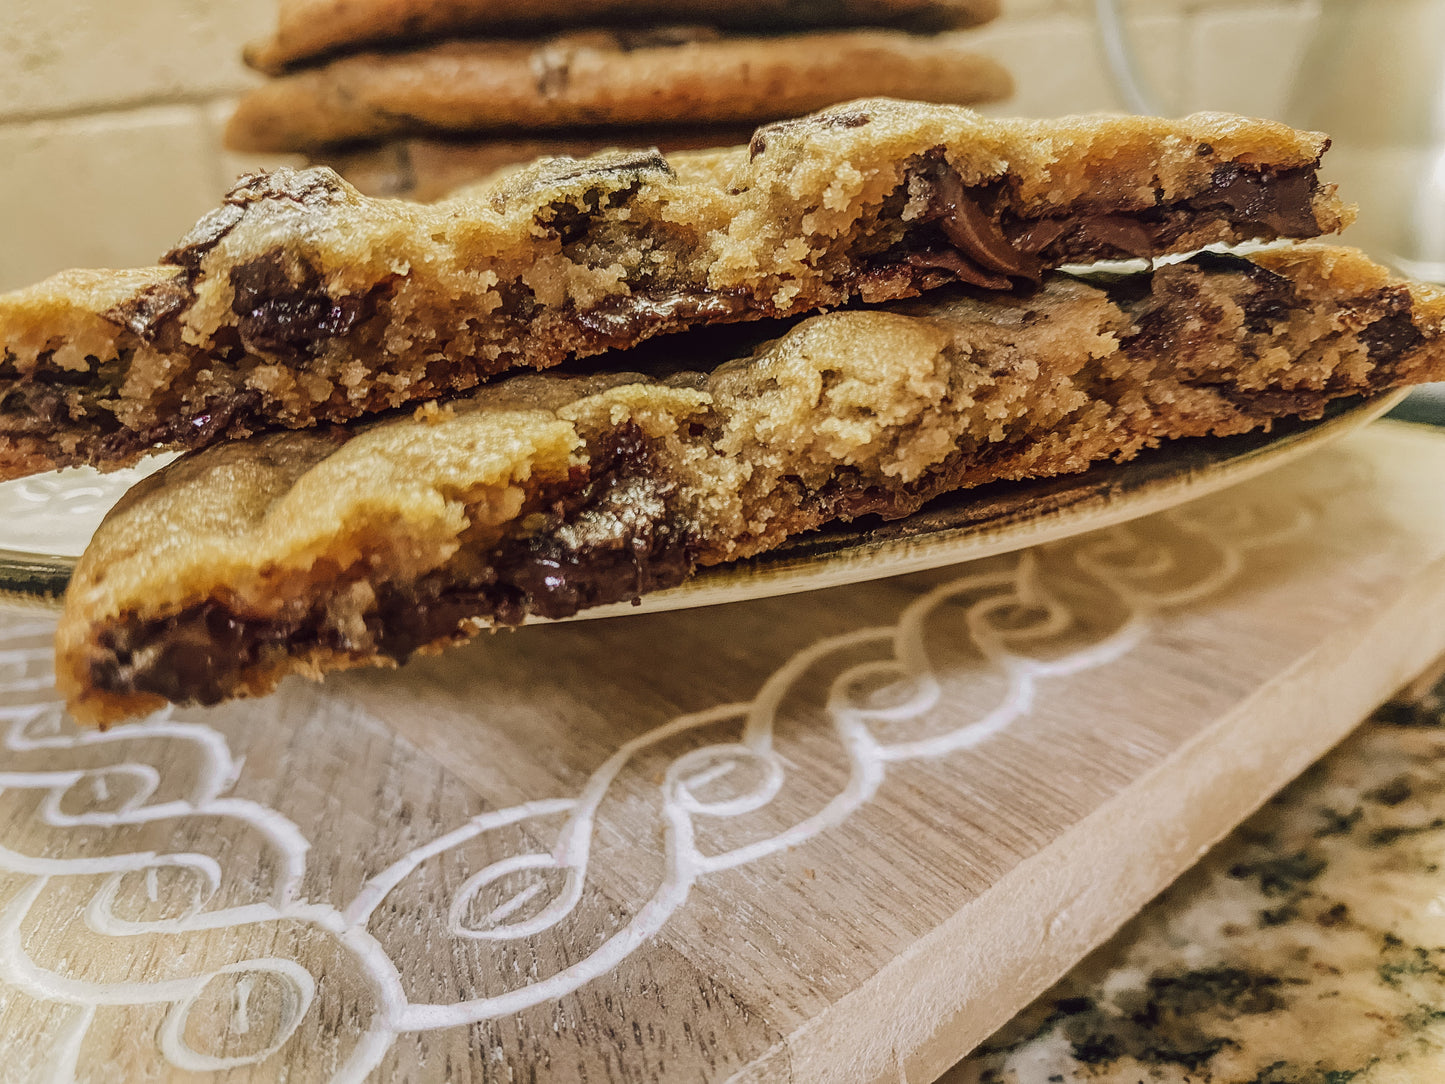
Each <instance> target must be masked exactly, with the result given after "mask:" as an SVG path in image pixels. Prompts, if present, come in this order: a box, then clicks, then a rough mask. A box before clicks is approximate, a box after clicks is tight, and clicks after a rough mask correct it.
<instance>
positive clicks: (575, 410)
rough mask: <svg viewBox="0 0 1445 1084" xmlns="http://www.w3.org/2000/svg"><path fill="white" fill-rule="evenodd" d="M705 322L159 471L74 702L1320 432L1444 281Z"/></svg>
mask: <svg viewBox="0 0 1445 1084" xmlns="http://www.w3.org/2000/svg"><path fill="white" fill-rule="evenodd" d="M696 335H697V333H693V334H692V335H688V336H680V337H675V338H673V339H671V340H667V341H665V342H659V343H657V344H654V348H653V351H652V353H653V354H654V355H656V354H662V355H664V356H665V357H666V358H667V359H670V360H669V363H667V364H662V365H658V364H656V358H654V359H653V362H650V363H649V372H647V373H627V372H613V373H609V374H606V375H597V374H593V375H583V376H575V375H563V374H560V373H547V374H529V375H523V376H517V377H513V378H510V379H506V380H502V381H498V382H495V383H493V384H491V385H489V386H488V387H486V388H484V389H482V390H480V391H479V392H477V393H476V394H475V395H473V396H472V397H471V398H469V399H465V400H461V401H457V402H454V403H451V404H449V405H445V406H441V407H437V406H428V407H426V408H424V409H420V410H417V411H415V412H414V413H413V414H407V415H403V416H393V417H391V418H388V419H386V420H381V421H370V422H365V423H359V424H355V425H353V426H351V427H349V428H343V427H338V426H322V427H318V428H316V429H313V430H309V431H304V432H289V433H278V434H270V435H266V436H262V437H258V438H255V439H252V440H248V441H241V442H235V443H229V444H224V445H221V446H219V447H215V448H211V449H207V450H205V451H202V452H198V453H194V454H191V455H188V456H185V457H182V458H181V459H179V460H177V461H176V462H175V463H173V464H171V465H170V466H168V467H167V468H165V469H163V470H162V471H161V472H160V473H158V474H156V475H154V476H152V477H151V478H149V479H147V480H146V481H144V482H142V483H141V484H140V485H139V486H137V487H136V488H135V489H134V490H133V491H132V492H131V493H130V494H128V495H127V497H126V498H125V500H124V501H123V502H122V503H121V504H120V505H119V506H118V507H117V508H116V509H115V510H114V511H113V512H112V513H111V514H110V516H109V517H108V519H107V520H106V522H105V523H104V524H103V525H102V527H101V528H100V530H99V531H98V532H97V534H96V536H95V538H94V540H93V541H92V543H91V545H90V548H89V549H88V550H87V551H86V553H85V556H84V557H83V558H82V559H81V561H80V564H79V566H78V568H77V570H76V573H75V577H74V580H73V581H72V583H71V586H70V589H69V591H68V592H67V594H66V599H65V607H66V609H65V615H64V618H63V619H62V622H61V625H60V628H59V632H58V635H57V673H58V675H59V681H60V683H61V687H62V689H63V690H64V691H65V692H66V694H67V696H68V698H69V700H70V705H71V711H72V712H73V713H74V714H75V716H76V717H77V718H78V719H81V720H84V721H87V722H91V723H107V722H113V721H116V720H119V719H122V718H125V717H127V716H130V715H135V714H140V713H143V712H146V711H149V710H152V709H154V708H157V707H159V706H161V705H163V704H164V703H166V702H168V701H169V702H178V703H214V702H216V701H219V700H222V699H226V698H228V697H234V696H242V695H254V694H261V693H265V692H267V691H268V690H270V689H271V688H273V687H274V686H275V685H276V683H277V682H278V681H279V680H280V679H281V678H282V677H283V676H285V675H287V674H290V673H300V674H305V675H309V676H312V677H318V676H320V675H321V674H322V673H324V672H326V671H329V670H336V669H342V668H347V667H354V666H365V665H387V664H394V663H397V662H400V661H402V660H405V659H406V658H407V657H408V656H409V655H411V654H412V653H414V652H416V651H430V650H435V649H438V648H440V647H443V646H445V645H448V644H453V643H457V642H460V641H462V640H465V639H467V638H469V637H471V636H472V635H474V634H475V633H476V632H477V631H478V630H479V629H482V628H485V627H488V626H496V625H514V624H518V623H520V622H522V621H524V620H526V619H527V618H529V617H546V618H560V617H566V616H568V615H571V614H574V613H576V612H577V611H579V610H581V609H583V608H586V607H589V606H596V605H600V604H604V603H611V602H617V601H622V600H627V599H636V598H638V597H640V596H641V595H643V594H645V593H647V592H649V591H653V590H657V589H660V588H666V587H670V586H673V585H676V584H678V583H681V582H682V581H684V580H685V579H686V578H687V577H688V576H689V575H690V574H691V573H692V571H693V570H694V569H695V568H697V567H698V566H702V565H713V564H718V563H721V562H726V561H730V560H734V559H737V558H740V557H746V556H748V555H751V554H757V553H760V552H763V551H765V550H767V549H769V548H770V547H773V546H776V545H777V544H778V543H779V542H781V541H782V540H783V539H785V538H787V537H789V536H791V535H795V534H797V533H799V532H802V531H806V530H809V529H811V528H815V527H818V526H820V525H823V524H826V523H828V522H831V521H835V520H846V519H852V518H855V517H858V516H862V515H865V514H869V513H876V514H879V515H882V516H885V517H899V516H904V515H907V514H909V513H910V512H912V511H914V510H915V509H917V508H918V507H919V506H920V505H921V504H922V503H923V502H925V501H927V500H929V499H930V498H932V497H934V496H936V495H939V494H941V493H945V492H949V491H953V490H958V489H962V488H966V487H971V486H976V485H979V484H982V483H985V482H991V481H996V480H1000V479H1023V478H1040V477H1048V476H1051V475H1057V474H1062V473H1069V472H1077V471H1081V470H1084V469H1085V468H1087V467H1088V466H1089V464H1091V463H1094V462H1097V461H1100V460H1105V459H1114V460H1123V459H1128V458H1130V457H1132V456H1134V455H1136V454H1137V453H1138V452H1140V451H1141V450H1143V449H1146V448H1149V447H1151V446H1154V445H1157V444H1158V443H1159V442H1160V441H1162V440H1166V439H1170V438H1176V437H1192V436H1204V435H1209V434H1215V435H1225V434H1232V433H1241V432H1245V431H1248V430H1251V429H1256V428H1259V427H1262V426H1267V425H1269V424H1270V422H1271V421H1272V420H1273V419H1275V418H1277V417H1284V416H1297V417H1305V418H1310V417H1318V416H1319V415H1320V414H1321V413H1322V412H1323V410H1324V408H1325V406H1326V405H1327V404H1328V403H1329V402H1330V401H1331V400H1334V399H1337V398H1340V397H1344V396H1354V395H1360V394H1368V393H1372V392H1377V391H1381V390H1384V389H1388V388H1394V387H1398V386H1401V385H1404V384H1409V383H1416V382H1421V381H1427V380H1432V379H1440V378H1441V377H1445V292H1442V291H1441V290H1439V289H1437V288H1434V287H1427V286H1421V285H1418V284H1411V283H1406V282H1402V281H1399V280H1395V279H1392V278H1391V277H1390V276H1389V274H1388V273H1387V272H1386V271H1385V270H1384V269H1382V268H1380V267H1378V266H1377V265H1375V264H1373V263H1371V262H1370V261H1369V260H1368V259H1367V258H1365V257H1364V256H1363V255H1361V254H1359V253H1357V252H1355V251H1353V250H1350V249H1340V248H1331V247H1327V246H1323V245H1303V246H1295V247H1287V248H1283V249H1280V250H1276V251H1269V252H1263V253H1259V254H1256V255H1255V256H1253V257H1251V258H1249V259H1244V258H1241V257H1237V256H1223V255H1217V254H1210V253H1205V254H1201V255H1198V256H1196V257H1194V258H1192V259H1189V260H1186V261H1183V262H1178V263H1172V264H1168V265H1165V266H1161V267H1159V268H1158V269H1156V270H1154V271H1153V272H1142V273H1139V274H1135V275H1126V276H1099V277H1095V278H1092V279H1090V278H1077V277H1072V276H1070V275H1066V274H1063V273H1057V272H1056V273H1052V274H1050V275H1047V276H1045V278H1044V281H1043V283H1042V285H1041V287H1040V288H1039V289H1038V290H1037V291H1035V292H1033V293H1030V294H1027V295H999V294H989V293H986V292H983V291H978V290H965V289H962V288H955V289H952V290H946V291H942V292H940V293H937V294H935V295H933V296H932V297H930V298H928V299H926V300H917V301H910V302H904V303H900V304H895V305H892V306H889V307H887V308H885V309H872V310H854V311H844V312H837V313H830V314H827V315H822V316H815V317H811V318H809V319H806V320H804V321H802V322H801V323H798V324H797V325H796V326H794V327H792V328H791V329H790V330H787V331H786V332H785V333H784V334H783V335H782V336H781V337H780V338H777V339H776V340H774V341H771V342H767V343H764V344H763V345H762V346H760V347H758V348H757V349H756V350H753V351H751V352H746V351H744V352H741V353H740V354H739V355H738V356H736V357H733V358H732V359H731V360H729V361H726V362H724V363H722V364H720V365H717V366H714V367H708V368H702V369H699V368H695V367H693V366H695V365H696V361H695V359H696V358H698V357H699V356H700V352H701V351H702V350H703V348H704V347H703V344H702V343H700V342H699V340H698V339H697V338H696ZM638 359H639V355H637V354H634V355H632V356H631V357H622V358H619V359H618V360H617V364H618V365H619V366H620V365H626V364H629V363H636V362H637V361H638Z"/></svg>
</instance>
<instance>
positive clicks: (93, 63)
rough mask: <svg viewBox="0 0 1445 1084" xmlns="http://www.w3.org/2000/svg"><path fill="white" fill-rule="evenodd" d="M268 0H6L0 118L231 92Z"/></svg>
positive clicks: (267, 18)
mask: <svg viewBox="0 0 1445 1084" xmlns="http://www.w3.org/2000/svg"><path fill="white" fill-rule="evenodd" d="M273 5H274V0H4V5H3V10H4V15H3V18H0V119H3V118H5V117H16V116H38V115H53V114H61V113H75V112H79V111H82V110H88V109H92V108H99V107H106V108H113V107H116V106H123V105H130V104H135V103H139V102H143V101H151V100H159V99H166V98H171V99H179V98H185V99H192V100H194V99H195V98H198V97H203V96H206V95H209V94H213V93H224V92H229V91H233V90H235V89H237V88H239V87H243V86H245V85H247V84H249V83H250V82H251V81H252V79H253V76H252V75H251V74H250V73H249V72H247V71H246V70H245V69H244V67H243V66H242V64H241V60H240V53H241V47H242V45H243V44H244V43H245V42H246V41H247V40H249V39H251V38H255V37H259V36H261V35H263V34H265V33H266V32H267V31H268V30H269V29H270V28H271V26H272V25H273V23H274V21H275V9H274V6H273Z"/></svg>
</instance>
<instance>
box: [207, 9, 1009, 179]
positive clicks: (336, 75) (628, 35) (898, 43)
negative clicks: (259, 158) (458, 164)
mask: <svg viewBox="0 0 1445 1084" xmlns="http://www.w3.org/2000/svg"><path fill="white" fill-rule="evenodd" d="M969 42H970V39H969V36H968V35H967V34H963V33H945V34H934V35H917V34H907V33H904V32H902V31H896V30H877V29H859V30H842V31H832V32H815V33H806V34H785V35H778V36H771V37H763V36H760V37H732V36H727V35H724V34H723V33H722V32H721V31H719V30H717V29H715V28H711V27H672V28H664V29H659V30H651V31H628V30H589V31H582V32H577V33H571V34H564V35H561V36H558V37H553V38H548V39H545V40H541V41H508V40H494V41H452V42H446V43H443V44H439V45H433V46H429V47H427V48H425V49H421V50H417V51H414V52H405V53H376V52H373V53H362V54H358V55H356V56H349V57H345V58H342V59H339V60H335V61H333V62H332V63H330V64H327V65H325V66H324V67H320V68H315V69H312V70H308V71H305V72H300V73H297V74H295V75H288V76H284V77H282V78H280V79H276V80H273V81H272V82H270V83H268V84H265V85H263V86H261V87H258V88H257V89H256V90H254V91H252V92H251V93H250V94H249V95H247V96H246V97H245V98H244V99H243V100H242V101H241V104H240V107H239V108H238V109H237V111H236V114H235V116H234V117H232V119H231V122H230V125H229V126H228V128H227V130H226V137H227V143H228V144H229V145H230V146H231V147H232V148H233V149H236V150H241V151H315V150H318V149H322V148H327V147H334V146H338V145H346V144H353V143H357V142H363V141H367V142H374V141H378V140H387V139H395V138H403V137H412V136H422V135H438V134H451V135H463V134H474V133H493V132H495V133H499V134H506V135H508V136H509V137H512V138H515V137H516V135H517V133H528V134H530V133H534V132H541V131H548V130H554V129H558V128H576V127H596V128H608V127H616V126H623V127H635V126H638V125H647V124H665V125H723V124H733V125H750V124H760V123H764V122H766V121H770V120H776V119H781V118H785V117H793V116H800V115H802V114H805V113H809V112H812V111H813V110H816V109H821V108H823V107H825V106H828V105H831V104H833V103H835V102H838V101H845V100H848V99H852V98H858V97H864V96H887V97H895V98H917V99H927V100H931V101H934V102H939V103H946V104H952V105H972V104H976V103H980V102H992V101H997V100H999V99H1001V98H1004V97H1007V96H1008V94H1009V93H1010V92H1011V90H1012V81H1011V80H1010V78H1009V75H1008V72H1007V71H1005V70H1004V68H1003V67H1002V66H1001V65H999V64H998V63H997V62H996V61H993V60H991V59H989V58H988V57H985V56H981V55H979V54H978V53H976V52H974V51H973V50H972V49H971V48H970V44H969Z"/></svg>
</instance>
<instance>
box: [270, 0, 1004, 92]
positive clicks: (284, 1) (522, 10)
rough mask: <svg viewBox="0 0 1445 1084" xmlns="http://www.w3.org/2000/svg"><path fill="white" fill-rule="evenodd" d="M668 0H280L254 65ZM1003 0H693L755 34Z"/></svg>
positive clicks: (960, 21)
mask: <svg viewBox="0 0 1445 1084" xmlns="http://www.w3.org/2000/svg"><path fill="white" fill-rule="evenodd" d="M677 10H678V9H677V6H676V4H673V3H670V2H666V0H529V2H527V3H523V4H518V3H515V2H513V0H280V5H279V11H278V25H277V29H276V32H275V34H274V35H272V36H271V37H270V38H268V39H266V40H265V41H261V42H256V43H254V44H252V45H251V46H250V47H249V48H247V50H246V62H247V63H248V64H250V65H251V66H252V67H254V68H256V69H257V70H258V71H262V72H265V73H267V74H268V75H279V74H281V73H282V72H285V71H289V70H291V69H293V68H296V67H301V66H304V65H306V64H311V63H315V62H316V61H317V60H318V59H319V58H322V57H329V56H332V55H335V54H338V53H344V52H351V51H356V50H358V49H369V48H376V47H395V46H397V45H402V44H413V43H416V42H422V41H435V40H438V39H441V38H448V37H457V36H481V35H495V34H502V35H519V34H544V33H547V32H549V31H556V30H563V29H569V28H572V27H578V26H600V25H613V26H639V25H641V26H648V25H652V24H655V23H658V22H664V21H665V22H670V21H674V20H675V19H676V17H677ZM998 12H999V0H694V2H693V3H692V4H691V5H690V6H689V9H688V14H689V17H690V18H691V19H693V20H696V21H698V22H703V23H707V24H709V25H713V26H720V27H730V28H736V29H745V30H749V31H758V30H777V29H796V28H805V27H825V28H832V27H838V26H907V27H909V28H911V29H923V30H943V29H948V28H952V27H961V26H976V25H978V24H980V23H985V22H988V21H989V20H990V19H993V18H994V17H995V16H997V15H998Z"/></svg>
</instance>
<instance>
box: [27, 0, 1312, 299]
mask: <svg viewBox="0 0 1445 1084" xmlns="http://www.w3.org/2000/svg"><path fill="white" fill-rule="evenodd" d="M272 2H273V0H5V4H4V7H5V13H4V18H3V20H0V289H8V288H10V287H14V286H20V285H24V284H26V283H29V282H33V281H35V280H36V279H39V278H41V277H43V276H45V275H48V274H50V273H51V272H53V271H57V270H59V269H61V268H64V267H70V266H123V265H132V264H145V263H149V262H150V261H152V260H154V259H155V258H156V256H157V255H159V254H160V253H161V252H163V251H164V250H165V249H166V248H168V247H169V246H170V244H171V243H172V242H173V241H174V240H175V239H176V238H177V237H179V236H180V235H181V234H182V233H183V232H184V231H185V230H186V229H187V228H188V227H189V225H190V224H191V223H192V222H193V221H194V220H195V219H196V218H197V217H199V215H201V214H202V213H203V212H204V211H206V210H207V209H208V208H210V207H211V206H212V205H213V204H214V203H215V201H216V198H217V197H218V195H219V194H220V193H221V192H222V191H223V190H224V188H225V187H226V186H227V184H228V183H229V182H230V180H231V179H232V178H233V177H234V176H235V174H236V173H237V172H239V171H240V170H241V169H244V168H250V167H253V166H254V165H256V164H262V163H258V161H257V160H255V159H241V158H239V157H238V156H235V155H228V154H225V153H223V152H222V151H221V148H220V134H219V133H220V127H221V124H222V123H223V121H224V118H225V116H226V112H227V110H228V109H229V104H228V103H229V101H230V100H231V99H232V97H233V96H234V95H235V94H236V93H237V92H239V91H240V90H242V89H244V88H245V87H246V86H247V85H248V83H249V82H250V81H251V80H252V79H253V78H254V77H253V76H252V75H251V74H250V73H248V72H247V71H246V70H245V69H244V68H243V67H242V65H241V64H240V61H239V59H238V55H239V52H240V47H241V45H242V43H243V42H245V41H247V40H248V39H251V38H254V37H258V36H261V35H263V34H264V33H265V32H266V31H267V30H268V29H269V27H270V24H271V21H272V18H273V10H272ZM1317 7H1318V0H1273V2H1247V0H1130V2H1129V3H1128V4H1126V10H1127V11H1128V13H1129V17H1130V25H1131V27H1132V32H1133V38H1134V41H1135V45H1136V49H1137V52H1138V55H1139V58H1140V62H1141V67H1142V69H1143V74H1144V76H1145V79H1146V81H1147V83H1148V84H1149V85H1150V86H1151V88H1152V89H1153V90H1154V92H1155V93H1156V94H1157V96H1158V99H1159V101H1160V103H1161V107H1162V109H1163V110H1164V111H1166V112H1183V111H1190V110H1194V109H1205V108H1208V109H1228V110H1236V111H1241V112H1250V113H1256V114H1262V115H1279V114H1280V113H1281V112H1282V111H1284V110H1285V109H1286V103H1287V100H1288V96H1289V88H1290V85H1291V82H1292V79H1293V75H1294V71H1295V68H1296V66H1297V65H1298V62H1299V58H1300V57H1301V55H1302V53H1303V49H1304V47H1305V44H1306V42H1307V40H1308V37H1309V33H1310V28H1311V23H1312V20H1313V19H1314V18H1315V15H1316V11H1317ZM1004 12H1005V14H1004V16H1003V18H1002V19H1000V20H999V21H998V22H997V23H995V24H993V25H991V26H989V27H985V28H983V29H982V30H980V31H979V32H978V40H979V47H980V48H981V49H984V50H987V51H989V52H991V53H993V54H995V55H996V56H998V57H1000V58H1001V59H1003V60H1004V61H1005V62H1006V63H1007V64H1008V65H1009V66H1010V67H1011V68H1012V70H1013V71H1014V73H1015V75H1016V77H1017V81H1018V94H1017V97H1016V98H1015V99H1014V100H1013V102H1011V103H1009V104H1008V105H1007V106H1006V107H1003V108H1001V109H999V110H998V111H999V112H1009V113H1019V114H1024V115H1030V116H1050V115H1055V114H1059V113H1065V112H1080V111H1088V110H1099V109H1116V108H1119V105H1120V103H1119V101H1118V99H1117V97H1116V95H1115V93H1114V91H1113V89H1112V86H1111V84H1110V81H1109V78H1108V75H1107V72H1106V70H1105V67H1104V64H1103V62H1102V60H1101V53H1100V49H1099V45H1098V39H1097V36H1096V34H1095V31H1094V23H1093V4H1092V2H1091V0H1004Z"/></svg>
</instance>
